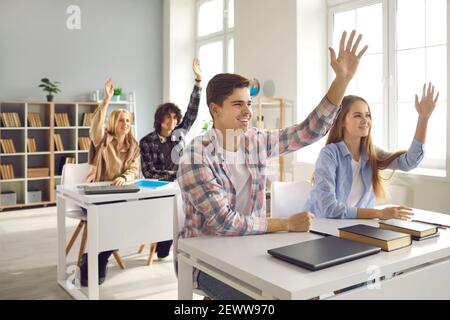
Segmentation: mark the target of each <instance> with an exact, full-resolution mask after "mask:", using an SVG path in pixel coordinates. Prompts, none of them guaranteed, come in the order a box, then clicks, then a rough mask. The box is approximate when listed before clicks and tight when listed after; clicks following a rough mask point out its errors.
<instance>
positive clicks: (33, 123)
mask: <svg viewBox="0 0 450 320" xmlns="http://www.w3.org/2000/svg"><path fill="white" fill-rule="evenodd" d="M28 125H29V126H30V127H42V122H41V116H40V114H39V113H37V112H28Z"/></svg>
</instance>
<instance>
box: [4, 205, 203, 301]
mask: <svg viewBox="0 0 450 320" xmlns="http://www.w3.org/2000/svg"><path fill="white" fill-rule="evenodd" d="M77 224H78V220H73V219H67V236H68V237H70V236H71V235H72V233H73V230H75V227H76V226H77ZM79 238H81V237H79ZM56 247H57V234H56V207H55V206H51V207H47V208H37V209H27V210H16V211H3V212H0V288H1V290H0V300H3V299H33V300H34V299H72V298H71V296H69V295H68V294H67V293H66V292H65V291H64V290H63V289H62V288H61V287H60V286H59V285H58V284H57V282H56V259H57V254H56ZM78 248H79V242H78V241H77V242H76V243H75V244H74V246H73V249H72V250H71V253H70V254H69V256H68V261H69V262H70V261H72V262H73V261H75V259H76V256H77V252H78ZM137 249H138V248H137V247H136V248H123V249H122V248H121V249H120V254H121V256H122V258H123V260H124V263H125V265H126V270H124V271H122V270H120V269H119V268H118V266H117V265H116V262H115V260H114V258H113V257H111V259H110V262H109V266H108V274H107V278H106V281H105V282H104V283H103V284H102V285H101V287H100V298H101V299H145V300H166V299H177V279H176V276H175V273H174V269H173V260H172V254H171V255H170V256H169V257H168V258H166V259H164V260H162V261H160V260H158V259H155V260H154V262H153V265H152V266H151V267H148V266H147V265H146V261H147V257H148V250H149V246H146V249H145V251H144V253H143V254H137ZM201 298H202V297H200V296H195V295H194V299H201Z"/></svg>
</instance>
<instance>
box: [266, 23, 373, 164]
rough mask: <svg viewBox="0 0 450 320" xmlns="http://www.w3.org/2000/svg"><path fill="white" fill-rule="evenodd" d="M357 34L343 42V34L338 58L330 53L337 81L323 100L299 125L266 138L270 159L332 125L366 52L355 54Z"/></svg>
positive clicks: (308, 141)
mask: <svg viewBox="0 0 450 320" xmlns="http://www.w3.org/2000/svg"><path fill="white" fill-rule="evenodd" d="M355 35H356V31H352V33H351V35H350V38H349V39H348V41H347V42H346V37H347V33H346V32H344V33H342V37H341V42H340V45H339V55H338V57H336V53H335V51H334V49H333V48H329V49H330V61H331V67H332V68H333V70H334V72H335V74H336V77H335V79H334V81H333V83H332V84H331V86H330V88H329V89H328V92H327V94H326V97H324V98H323V99H322V101H321V102H320V103H319V105H318V106H317V107H316V108H315V109H314V110H313V111H312V112H311V113H310V114H309V116H308V117H307V118H306V119H305V120H304V121H303V122H302V123H300V124H297V125H294V126H292V127H288V128H285V129H282V130H279V131H278V132H275V133H270V134H267V140H266V141H267V150H268V152H267V154H268V157H269V158H272V157H278V156H281V155H285V154H288V153H290V152H294V151H297V150H298V149H300V148H302V147H304V146H307V145H309V144H311V143H314V142H315V141H317V140H319V139H320V138H322V137H323V136H324V135H326V134H327V132H328V130H329V129H330V128H331V126H332V125H333V122H334V119H335V117H336V115H337V113H338V110H339V106H340V105H341V102H342V99H343V98H344V95H345V90H346V89H347V86H348V84H349V83H350V81H351V80H352V78H353V76H354V75H355V73H356V71H357V70H358V65H359V61H360V60H361V58H362V56H363V55H364V53H365V52H366V50H367V48H368V47H367V46H365V47H364V48H363V49H362V50H361V51H360V52H359V53H357V50H358V46H359V44H360V43H361V40H362V35H359V36H358V38H357V39H356V42H355V43H353V42H354V39H355Z"/></svg>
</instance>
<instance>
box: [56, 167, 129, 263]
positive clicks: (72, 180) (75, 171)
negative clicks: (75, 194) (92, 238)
mask: <svg viewBox="0 0 450 320" xmlns="http://www.w3.org/2000/svg"><path fill="white" fill-rule="evenodd" d="M89 168H90V165H89V164H87V163H79V164H71V163H68V164H65V165H64V167H63V171H62V175H61V184H62V185H66V186H67V185H77V184H81V183H83V182H86V177H87V175H88V173H89ZM65 210H66V217H69V218H73V219H78V220H80V222H79V223H78V226H77V228H76V229H75V232H74V233H73V235H72V237H71V238H70V240H69V243H68V244H67V247H66V256H67V255H68V254H69V252H70V250H71V249H72V246H73V244H74V242H75V240H76V239H77V237H78V235H79V234H80V232H81V231H82V230H83V234H82V237H81V244H80V250H79V252H78V261H77V265H80V261H81V257H82V255H83V253H84V250H85V249H86V242H87V217H86V216H85V215H84V214H83V212H82V211H81V208H80V207H79V206H78V205H76V204H75V203H73V202H70V201H66V207H65ZM113 255H114V258H115V259H116V261H117V264H118V265H119V267H120V268H121V269H122V270H123V269H125V265H124V264H123V261H122V259H121V258H120V256H119V254H118V253H117V252H116V251H114V253H113Z"/></svg>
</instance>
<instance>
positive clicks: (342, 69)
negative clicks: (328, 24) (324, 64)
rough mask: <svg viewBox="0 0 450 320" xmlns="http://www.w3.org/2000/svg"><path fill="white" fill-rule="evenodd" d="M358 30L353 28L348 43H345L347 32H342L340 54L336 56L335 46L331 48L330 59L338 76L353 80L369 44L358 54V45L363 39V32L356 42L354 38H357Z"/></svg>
mask: <svg viewBox="0 0 450 320" xmlns="http://www.w3.org/2000/svg"><path fill="white" fill-rule="evenodd" d="M355 35H356V31H355V30H353V31H352V33H351V34H350V38H349V39H348V42H347V44H346V43H345V40H346V37H347V32H345V31H344V32H343V33H342V37H341V42H340V44H339V55H338V57H337V58H336V52H335V51H334V49H333V48H329V49H330V59H331V67H332V68H333V70H334V72H335V73H336V77H341V78H344V79H347V80H351V79H352V78H353V76H354V75H355V73H356V70H358V65H359V61H360V60H361V57H362V56H363V55H364V53H365V52H366V51H367V49H368V46H365V47H364V48H363V49H362V50H361V51H360V52H359V53H358V54H357V53H356V51H357V50H358V46H359V44H360V42H361V39H362V34H360V35H359V36H358V38H357V39H356V42H355V44H353V40H354V39H355Z"/></svg>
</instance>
